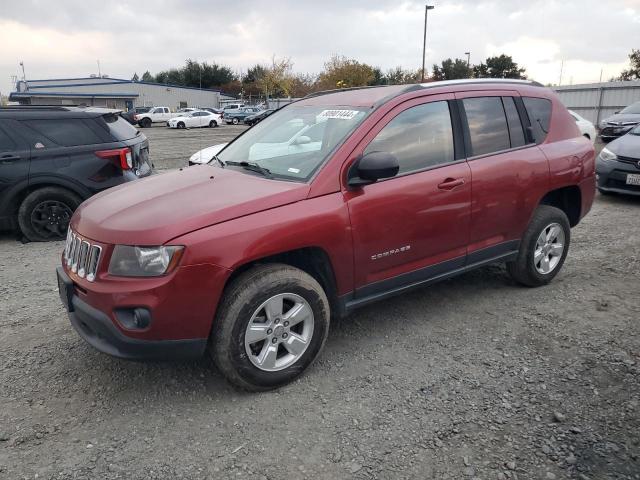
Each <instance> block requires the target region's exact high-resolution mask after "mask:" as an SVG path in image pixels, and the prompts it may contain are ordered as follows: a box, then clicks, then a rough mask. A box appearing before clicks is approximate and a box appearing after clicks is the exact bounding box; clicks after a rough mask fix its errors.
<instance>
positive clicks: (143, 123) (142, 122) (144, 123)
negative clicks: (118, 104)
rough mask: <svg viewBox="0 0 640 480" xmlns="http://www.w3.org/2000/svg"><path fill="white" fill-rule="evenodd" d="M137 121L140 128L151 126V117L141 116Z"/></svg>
mask: <svg viewBox="0 0 640 480" xmlns="http://www.w3.org/2000/svg"><path fill="white" fill-rule="evenodd" d="M138 123H139V124H140V126H141V127H142V128H149V127H150V126H151V119H150V118H143V119H142V120H140V122H138Z"/></svg>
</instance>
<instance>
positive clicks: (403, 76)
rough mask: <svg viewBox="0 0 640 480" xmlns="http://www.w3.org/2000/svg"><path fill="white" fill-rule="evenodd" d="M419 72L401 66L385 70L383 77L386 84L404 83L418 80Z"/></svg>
mask: <svg viewBox="0 0 640 480" xmlns="http://www.w3.org/2000/svg"><path fill="white" fill-rule="evenodd" d="M420 77H421V72H420V71H418V70H403V69H402V67H396V68H392V69H390V70H388V71H387V73H386V75H385V78H386V82H387V84H388V85H404V84H408V83H417V82H419V81H420Z"/></svg>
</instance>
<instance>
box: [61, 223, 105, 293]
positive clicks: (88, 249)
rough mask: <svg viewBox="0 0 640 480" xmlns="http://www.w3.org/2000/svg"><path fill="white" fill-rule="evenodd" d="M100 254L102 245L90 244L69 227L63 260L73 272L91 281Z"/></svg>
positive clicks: (93, 278)
mask: <svg viewBox="0 0 640 480" xmlns="http://www.w3.org/2000/svg"><path fill="white" fill-rule="evenodd" d="M101 254H102V247H100V246H99V245H92V244H91V243H90V242H89V241H87V240H84V239H82V238H81V237H80V236H78V235H76V234H75V233H74V232H73V231H71V229H69V232H68V233H67V243H66V245H65V247H64V261H65V263H66V264H67V267H69V268H70V269H71V271H72V272H73V273H77V274H78V276H79V277H80V278H86V279H87V280H88V281H90V282H93V281H94V280H95V279H96V274H97V272H98V264H99V263H100V255H101Z"/></svg>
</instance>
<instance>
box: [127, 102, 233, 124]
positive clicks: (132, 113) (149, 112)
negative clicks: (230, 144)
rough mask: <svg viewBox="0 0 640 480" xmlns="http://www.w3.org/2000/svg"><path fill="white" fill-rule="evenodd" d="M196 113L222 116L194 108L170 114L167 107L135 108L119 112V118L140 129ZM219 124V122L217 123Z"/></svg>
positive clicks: (217, 112)
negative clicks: (202, 112) (203, 112)
mask: <svg viewBox="0 0 640 480" xmlns="http://www.w3.org/2000/svg"><path fill="white" fill-rule="evenodd" d="M196 111H207V112H210V113H215V114H219V115H221V114H222V110H221V109H218V108H208V107H203V108H194V107H185V108H180V109H178V110H177V111H175V112H172V111H171V109H170V108H169V107H164V106H160V107H135V108H132V109H130V110H129V111H127V112H121V113H120V116H121V117H122V118H124V119H125V120H126V121H128V122H129V123H130V124H132V125H138V126H140V127H142V128H148V127H150V126H151V125H153V124H154V123H165V122H167V121H169V120H170V119H172V118H175V117H184V116H186V115H188V114H190V113H193V112H196ZM218 123H220V122H218Z"/></svg>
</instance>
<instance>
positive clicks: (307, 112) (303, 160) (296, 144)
mask: <svg viewBox="0 0 640 480" xmlns="http://www.w3.org/2000/svg"><path fill="white" fill-rule="evenodd" d="M368 111H369V109H366V108H354V107H326V106H303V105H295V104H294V105H290V106H287V107H285V108H283V109H282V110H279V111H277V112H274V113H273V114H272V115H269V116H268V117H266V118H265V119H264V120H263V121H261V122H260V123H258V124H257V125H256V126H254V127H252V128H251V129H250V130H247V132H246V133H245V134H244V135H242V136H240V137H238V138H237V139H236V140H235V141H233V142H232V143H230V144H229V146H228V147H227V148H225V149H224V150H223V151H222V152H220V153H219V154H218V157H219V158H220V160H222V161H223V162H232V163H233V162H249V163H256V164H258V165H259V166H260V167H262V168H266V169H268V170H269V171H270V173H271V175H273V177H275V178H280V179H285V180H295V181H303V182H305V181H307V180H308V179H309V178H311V176H312V175H313V174H314V173H315V172H316V171H317V170H318V168H319V167H320V166H321V165H322V164H323V162H324V161H325V160H326V159H327V157H328V156H329V154H331V152H333V151H334V149H335V148H336V147H337V146H338V145H339V144H340V143H342V141H343V140H344V139H345V138H346V137H347V136H348V135H349V134H350V133H351V132H353V130H354V129H355V127H356V126H358V125H359V124H360V122H362V120H363V119H364V118H365V116H366V115H367V113H368ZM236 168H237V167H236Z"/></svg>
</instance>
